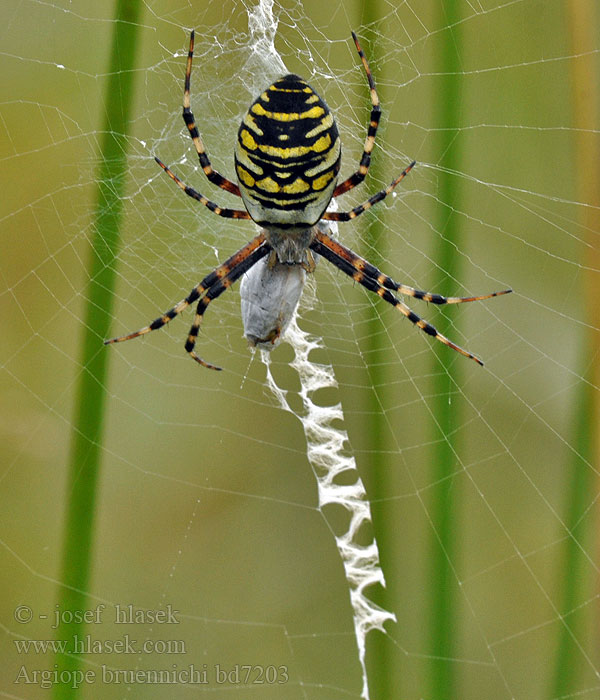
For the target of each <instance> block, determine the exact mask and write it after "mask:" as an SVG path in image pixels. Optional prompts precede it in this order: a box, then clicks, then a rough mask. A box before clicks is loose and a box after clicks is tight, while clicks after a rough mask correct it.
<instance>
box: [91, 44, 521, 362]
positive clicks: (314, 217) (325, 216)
mask: <svg viewBox="0 0 600 700" xmlns="http://www.w3.org/2000/svg"><path fill="white" fill-rule="evenodd" d="M352 37H353V39H354V43H355V44H356V49H357V51H358V54H359V56H360V58H361V61H362V64H363V67H364V70H365V73H366V76H367V80H368V83H369V89H370V94H371V105H372V107H371V117H370V121H369V126H368V129H367V137H366V140H365V145H364V150H363V154H362V157H361V160H360V163H359V166H358V169H357V170H356V172H355V173H354V174H352V175H351V176H350V177H349V178H347V179H346V180H343V181H342V182H341V183H340V184H337V176H338V172H339V169H340V158H341V144H340V137H339V134H338V130H337V126H336V123H335V119H334V117H333V114H332V113H331V111H330V110H329V108H328V107H327V105H326V104H325V102H324V101H323V100H322V99H321V97H319V95H318V94H317V93H316V92H315V91H314V89H313V88H312V87H311V86H310V85H309V84H308V83H307V82H306V81H304V80H303V79H302V78H300V77H298V76H297V75H293V74H290V75H285V76H283V77H282V78H280V79H279V80H276V81H275V82H274V83H273V84H272V85H270V86H269V87H268V88H266V90H264V91H263V92H262V93H261V94H260V95H259V96H258V97H257V98H256V100H255V101H254V102H253V103H252V104H251V105H250V108H249V109H248V111H247V112H246V114H245V116H244V118H243V119H242V123H241V125H240V128H239V131H238V138H237V142H236V146H235V169H236V175H237V178H238V182H239V184H236V183H235V182H232V181H231V180H228V179H227V178H225V177H223V176H222V175H220V174H219V173H218V172H217V171H216V170H213V168H212V165H211V164H210V160H209V158H208V156H207V154H206V151H205V149H204V144H203V143H202V140H201V138H200V134H199V133H198V129H197V127H196V123H195V120H194V115H193V114H192V110H191V105H190V75H191V72H192V58H193V55H194V32H192V33H191V36H190V48H189V52H188V59H187V67H186V72H185V84H184V92H183V119H184V121H185V123H186V125H187V128H188V130H189V133H190V136H191V138H192V141H193V142H194V146H195V148H196V152H197V153H198V158H199V160H200V165H201V166H202V170H203V171H204V174H205V175H206V177H207V178H208V179H209V181H210V182H212V183H213V184H214V185H217V186H218V187H220V188H221V189H224V190H226V191H227V192H231V193H232V194H235V195H237V196H238V197H241V199H242V201H243V203H244V206H245V209H243V210H242V209H227V208H223V207H220V206H219V205H218V204H215V203H214V202H212V201H211V200H209V199H207V198H206V197H205V196H204V195H202V194H200V193H199V192H197V191H196V190H195V189H193V188H192V187H188V186H187V185H186V184H185V183H183V182H182V181H181V180H180V179H179V178H178V177H177V175H175V173H173V172H172V171H171V170H170V168H168V167H167V166H166V165H165V164H164V163H162V162H161V161H160V160H159V159H158V158H156V162H157V163H158V164H159V165H160V167H161V168H162V169H163V170H164V171H165V172H166V173H167V175H169V177H170V178H171V179H172V180H173V181H174V182H175V183H176V184H177V185H178V186H179V187H180V188H181V189H182V190H183V191H184V192H185V193H186V194H187V195H189V196H190V197H192V198H194V199H195V200H197V201H198V202H200V203H201V204H204V206H206V207H207V208H208V209H210V210H211V211H212V212H214V213H215V214H218V215H219V216H223V217H228V218H233V219H253V220H254V221H255V222H256V223H257V224H258V225H259V226H261V227H262V230H261V232H260V233H259V234H258V236H256V237H255V238H253V239H252V240H251V241H250V242H249V243H247V244H246V245H245V246H244V247H243V248H241V249H240V250H238V251H237V253H235V254H234V255H232V256H231V257H230V258H229V259H228V260H226V261H225V262H224V263H223V264H222V265H219V267H217V268H216V269H215V270H213V271H212V272H211V273H210V274H209V275H207V276H206V277H205V278H204V279H203V280H202V282H200V284H198V285H197V286H196V287H194V288H193V289H192V291H191V292H190V293H189V294H188V296H187V297H186V298H185V299H182V300H181V301H180V302H179V303H178V304H176V305H175V306H174V307H173V308H172V309H169V311H166V312H165V313H164V314H163V315H162V316H159V317H158V318H157V319H155V320H154V321H153V322H152V323H151V324H150V325H148V326H145V327H144V328H141V329H140V330H138V331H135V332H134V333H130V334H128V335H123V336H120V337H118V338H112V339H110V340H106V341H104V342H105V343H106V344H108V343H117V342H121V341H123V340H129V339H131V338H137V337H138V336H140V335H145V334H146V333H149V332H150V331H153V330H156V329H157V328H161V327H162V326H164V325H165V324H166V323H168V322H169V321H171V320H172V319H173V318H175V316H177V315H179V314H180V313H181V312H182V311H183V310H184V309H185V308H187V307H188V306H189V305H190V304H193V303H194V302H195V301H198V307H197V310H196V316H195V318H194V322H193V324H192V327H191V328H190V332H189V334H188V337H187V340H186V343H185V349H186V350H187V352H189V354H190V355H191V356H192V357H193V358H194V359H195V360H196V361H197V362H199V363H200V364H201V365H203V366H204V367H209V368H210V369H220V368H219V367H216V366H215V365H212V364H210V363H209V362H206V361H205V360H203V359H202V358H201V357H199V356H198V355H197V354H196V352H195V350H194V348H195V345H196V339H197V337H198V332H199V329H200V323H201V321H202V318H203V316H204V312H205V311H206V308H207V307H208V305H209V303H210V302H211V301H212V300H213V299H216V298H217V297H218V296H219V295H220V294H222V293H223V292H224V291H225V290H226V289H227V288H228V287H230V286H231V285H232V284H233V283H234V282H235V281H236V280H237V279H239V278H240V277H241V276H242V275H243V274H244V273H245V272H247V271H248V270H250V269H251V268H252V267H253V266H254V265H255V264H256V263H257V262H258V261H259V260H261V259H262V258H264V257H265V256H266V255H270V258H269V264H268V266H267V267H266V268H264V271H263V272H262V273H261V274H262V275H263V278H262V282H263V285H262V287H259V288H264V289H269V288H270V286H269V285H268V284H264V282H265V278H264V275H269V270H270V269H273V268H274V266H275V265H290V266H296V265H301V266H302V268H303V269H304V270H306V271H307V272H312V271H313V270H314V259H313V253H316V254H318V255H321V256H322V257H324V258H325V259H326V260H329V262H331V263H332V264H333V265H335V266H336V267H337V268H338V269H340V270H341V271H342V272H344V273H345V274H347V275H348V276H349V277H352V278H353V279H354V280H355V281H356V282H358V283H359V284H361V285H363V286H364V287H366V288H367V289H368V290H370V291H372V292H374V293H375V294H377V295H379V296H380V297H381V298H382V299H384V300H385V301H387V302H388V303H389V304H391V305H392V306H394V307H395V308H397V309H398V311H400V313H401V314H403V315H404V316H406V318H408V320H409V321H411V322H412V323H414V324H415V325H416V326H417V327H418V328H420V329H421V330H423V331H425V333H427V334H428V335H430V336H432V337H434V338H436V339H437V340H439V341H440V342H442V343H444V344H445V345H447V346H449V347H451V348H452V349H454V350H456V351H457V352H459V353H461V354H462V355H465V356H466V357H469V358H471V359H473V360H475V361H476V362H478V363H479V364H483V363H482V362H481V360H480V359H479V358H477V357H475V355H473V354H471V353H470V352H468V351H467V350H463V349H462V348H460V347H459V346H458V345H456V344H455V343H453V342H452V341H450V340H448V338H446V337H445V336H443V335H442V334H441V333H438V332H437V331H436V329H435V328H434V327H433V326H432V325H431V324H429V323H427V321H424V320H423V319H421V318H420V317H419V316H417V314H415V313H414V312H413V311H411V310H410V309H409V308H408V306H406V304H404V303H403V302H402V301H400V300H399V299H398V298H397V297H396V296H394V294H392V292H399V293H400V294H404V295H406V296H411V297H414V298H415V299H423V300H425V301H429V302H431V303H433V304H458V303H462V302H466V301H479V300H481V299H489V298H490V297H494V296H499V295H501V294H507V293H508V292H510V291H511V290H510V289H506V290H503V291H501V292H493V293H492V294H486V295H483V296H476V297H443V296H441V295H439V294H431V293H429V292H423V291H419V290H418V289H414V288H413V287H409V286H407V285H404V284H399V283H397V282H394V280H393V279H391V277H388V276H387V275H385V274H384V273H382V272H381V271H380V270H378V269H377V268H376V267H375V266H373V265H371V263H369V262H367V261H366V260H364V259H363V258H361V257H360V256H358V255H357V254H356V253H354V252H353V251H351V250H350V249H349V248H346V247H345V246H343V245H342V244H341V243H340V242H339V241H337V240H335V239H334V238H332V237H331V236H330V235H329V233H328V232H327V229H326V227H324V226H322V225H319V226H317V224H318V223H319V222H320V221H349V220H350V219H354V218H355V217H357V216H359V215H360V214H362V213H363V212H364V211H366V210H367V209H369V208H370V207H372V206H373V205H374V204H376V203H377V202H379V201H380V200H382V199H384V197H386V196H387V195H388V194H389V193H390V192H391V191H392V190H393V189H394V188H395V187H396V185H398V183H399V182H400V181H401V180H402V179H403V178H404V177H405V176H406V175H407V174H408V172H409V171H410V170H411V169H412V168H413V166H414V165H415V161H413V162H412V163H411V164H410V165H409V166H408V167H407V168H405V170H404V171H403V172H402V173H400V175H399V176H398V177H397V178H395V179H394V180H393V181H392V182H391V183H390V184H389V185H388V186H387V187H386V188H385V189H384V190H381V191H380V192H377V193H376V194H375V195H373V196H372V197H370V198H369V199H368V200H367V201H366V202H364V203H363V204H360V205H359V206H357V207H354V209H351V210H349V211H341V212H340V211H336V212H329V211H327V207H328V205H329V203H330V202H331V199H332V198H333V197H337V196H339V195H341V194H344V192H347V191H348V190H351V189H353V188H354V187H356V185H358V184H360V183H361V182H362V181H363V180H364V179H365V176H366V175H367V172H368V170H369V165H370V162H371V153H372V152H373V148H374V146H375V136H376V133H377V127H378V125H379V119H380V115H381V108H380V106H379V97H378V95H377V90H376V88H375V82H374V81H373V77H372V75H371V70H370V68H369V64H368V63H367V59H366V57H365V55H364V53H363V51H362V49H361V47H360V44H359V42H358V39H357V37H356V34H354V32H352ZM273 274H275V273H273ZM267 281H268V280H267ZM273 288H276V286H275V285H273ZM295 303H296V302H295ZM288 312H289V310H288V311H286V314H287V315H288V316H289V313H288ZM281 328H282V327H280V326H277V324H275V326H274V327H273V328H272V329H271V330H267V331H263V333H264V334H265V337H264V338H258V342H267V343H268V342H270V338H271V337H272V338H273V340H275V339H278V338H279V336H280V332H281Z"/></svg>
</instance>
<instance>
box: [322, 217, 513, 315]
mask: <svg viewBox="0 0 600 700" xmlns="http://www.w3.org/2000/svg"><path fill="white" fill-rule="evenodd" d="M315 238H316V239H317V240H318V241H319V242H320V243H321V244H322V245H324V246H325V247H326V248H328V249H329V250H330V251H331V252H332V253H335V255H337V257H339V258H343V259H344V260H346V262H348V263H350V264H351V265H352V267H353V268H354V269H355V270H360V271H361V272H364V273H365V275H366V276H367V277H370V278H371V279H374V280H375V281H376V282H377V283H378V284H380V285H381V286H382V287H385V288H386V289H392V290H394V291H395V292H400V294H404V295H406V296H409V297H413V298H414V299H422V300H423V301H429V302H431V303H432V304H462V303H463V302H465V301H482V300H483V299H491V298H492V297H499V296H502V295H503V294H509V293H510V292H512V289H503V290H502V291H501V292H492V293H491V294H482V295H481V296H476V297H444V296H442V295H441V294H432V293H431V292H424V291H422V290H420V289H415V288H414V287H409V286H408V285H406V284H399V283H398V282H394V280H393V279H392V278H391V277H388V276H387V275H386V274H385V273H383V272H381V270H378V269H377V268H376V267H375V265H372V264H371V263H370V262H368V261H367V260H365V259H364V258H361V257H360V255H357V254H356V253H355V252H354V251H353V250H350V249H349V248H346V246H344V245H342V244H341V243H340V242H339V241H336V240H335V239H333V238H331V236H329V235H327V234H326V233H324V232H323V231H321V230H320V229H317V231H316V233H315Z"/></svg>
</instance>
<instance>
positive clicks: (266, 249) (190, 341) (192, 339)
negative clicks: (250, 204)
mask: <svg viewBox="0 0 600 700" xmlns="http://www.w3.org/2000/svg"><path fill="white" fill-rule="evenodd" d="M270 252H271V246H270V245H269V244H268V243H265V244H264V245H262V246H260V247H258V248H256V250H254V251H252V253H250V255H248V256H247V257H245V258H243V259H241V260H240V261H239V262H238V263H237V265H235V266H234V267H232V268H231V269H230V270H229V272H228V273H227V274H226V275H225V276H224V277H221V278H220V279H217V280H216V281H215V282H214V284H213V285H212V286H211V287H210V288H209V289H208V290H207V292H206V294H205V295H204V296H203V297H202V298H201V299H200V301H199V302H198V306H197V308H196V316H195V318H194V323H192V327H191V328H190V332H189V333H188V337H187V340H186V341H185V349H186V351H187V352H188V353H189V354H190V355H191V356H192V357H193V358H194V360H196V362H198V363H200V364H201V365H202V366H203V367H207V368H208V369H215V370H221V369H222V368H221V367H217V366H216V365H213V364H211V363H210V362H206V360H203V359H202V358H201V357H199V356H198V355H197V354H196V353H195V352H194V347H195V345H196V340H197V338H198V333H199V331H200V324H201V323H202V319H203V317H204V312H205V311H206V309H207V308H208V305H209V304H210V302H211V301H213V299H216V298H217V297H218V296H220V295H221V294H223V292H224V291H225V290H226V289H229V287H231V285H232V284H233V283H234V282H235V281H236V280H237V279H239V278H240V277H241V276H242V275H243V274H244V272H247V271H248V270H249V269H250V268H251V267H252V266H253V265H254V264H255V263H257V262H258V261H259V260H260V259H261V258H264V256H265V255H268V253H270Z"/></svg>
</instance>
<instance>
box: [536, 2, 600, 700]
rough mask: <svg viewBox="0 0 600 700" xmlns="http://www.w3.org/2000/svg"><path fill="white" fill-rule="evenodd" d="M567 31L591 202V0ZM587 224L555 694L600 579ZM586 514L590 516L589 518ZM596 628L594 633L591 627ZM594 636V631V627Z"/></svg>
mask: <svg viewBox="0 0 600 700" xmlns="http://www.w3.org/2000/svg"><path fill="white" fill-rule="evenodd" d="M567 20H568V29H569V34H570V39H571V51H572V53H573V55H575V56H578V58H577V60H573V61H570V62H569V65H570V67H571V84H572V105H573V127H574V129H575V131H574V135H575V136H574V138H575V141H574V150H575V160H576V162H577V170H576V173H577V175H578V179H577V182H576V188H577V191H576V194H575V198H576V200H577V201H579V202H589V203H590V204H592V203H594V202H599V201H600V147H599V146H598V137H597V133H596V130H597V128H598V120H599V119H600V109H599V102H598V101H599V99H600V96H599V95H598V84H599V83H598V81H600V69H599V66H598V59H597V56H596V54H595V47H596V44H597V32H598V10H597V5H596V3H595V2H593V1H592V0H570V1H569V3H568V5H567ZM581 212H582V217H581V218H582V221H581V226H582V229H583V230H584V231H587V232H588V236H589V239H588V246H586V251H587V256H589V257H586V258H585V259H584V260H582V264H583V265H585V266H586V269H587V273H586V276H585V278H584V279H585V289H584V290H583V292H582V298H584V299H587V300H588V310H587V325H586V336H585V337H584V343H583V344H584V347H583V349H582V353H581V355H582V357H581V369H580V374H581V376H582V377H583V378H584V380H583V381H581V383H580V385H579V388H578V391H577V393H576V395H575V410H574V412H573V414H574V424H573V438H572V440H571V442H572V444H573V445H574V446H575V448H576V456H575V457H574V459H573V461H572V462H571V465H570V472H569V476H568V479H567V484H568V488H567V493H566V498H565V505H564V516H563V520H564V522H565V525H566V527H567V530H568V532H569V537H566V538H565V540H564V548H563V551H562V553H561V557H559V560H558V561H559V568H558V570H557V583H558V585H559V591H560V592H559V595H560V602H559V612H560V614H561V616H562V618H563V619H562V623H561V625H560V627H559V630H558V639H557V643H556V653H555V657H554V669H553V676H552V679H551V685H550V688H549V694H548V697H550V698H557V697H571V696H575V695H576V694H577V693H578V692H580V690H581V687H580V685H579V684H578V679H579V677H580V671H581V664H580V662H581V660H582V655H581V650H580V648H579V643H581V640H582V638H583V637H585V634H586V630H585V629H584V623H585V620H586V618H587V619H589V614H588V613H587V606H585V605H583V603H584V601H585V600H586V599H589V598H588V597H593V596H594V594H595V592H594V581H593V580H591V579H590V577H589V576H588V572H589V565H588V562H587V560H586V558H585V552H586V551H596V547H597V544H594V543H593V542H592V541H591V533H592V532H594V531H595V530H596V528H597V523H596V522H595V521H594V519H593V518H592V517H589V512H590V511H589V510H588V509H589V507H590V500H591V499H593V498H594V496H593V494H594V493H595V492H596V491H597V483H595V482H596V480H597V477H596V475H595V473H594V470H593V469H591V468H590V466H589V465H590V464H591V465H594V464H597V459H596V457H597V455H598V453H599V451H600V450H599V445H598V423H599V421H600V406H599V405H598V392H597V390H596V389H595V388H594V387H597V386H599V385H600V369H599V365H598V357H599V356H600V346H599V343H598V333H597V331H596V330H595V329H597V328H598V327H600V308H599V305H598V299H600V284H599V282H598V273H597V272H595V271H596V270H598V269H599V268H600V252H599V250H598V244H597V241H596V240H595V237H596V236H597V231H599V230H600V214H599V213H598V209H597V207H593V206H586V207H582V208H581ZM586 513H587V514H588V515H587V517H585V516H586ZM588 633H589V631H588ZM592 634H594V633H592Z"/></svg>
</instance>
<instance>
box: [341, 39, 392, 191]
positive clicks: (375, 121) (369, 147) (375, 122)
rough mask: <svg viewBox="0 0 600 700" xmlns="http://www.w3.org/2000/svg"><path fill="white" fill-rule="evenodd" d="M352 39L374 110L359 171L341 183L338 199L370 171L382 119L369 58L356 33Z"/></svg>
mask: <svg viewBox="0 0 600 700" xmlns="http://www.w3.org/2000/svg"><path fill="white" fill-rule="evenodd" d="M352 38H353V39H354V43H355V44H356V50H357V51H358V55H359V56H360V59H361V61H362V64H363V66H364V69H365V73H366V75H367V80H368V81H369V90H370V92H371V103H372V105H373V108H372V109H371V118H370V120H369V127H368V130H367V138H366V140H365V146H364V150H363V154H362V157H361V159H360V163H359V166H358V170H357V171H356V172H355V173H354V174H353V175H351V176H350V177H349V178H348V179H347V180H344V182H341V183H340V184H339V185H338V186H337V187H336V188H335V190H334V191H333V196H334V197H337V196H338V195H340V194H343V193H344V192H348V190H351V189H352V188H353V187H356V185H359V184H360V183H361V182H362V181H363V180H364V179H365V177H366V175H367V173H368V171H369V165H370V164H371V153H372V152H373V148H374V146H375V137H376V135H377V127H378V126H379V120H380V118H381V107H380V105H379V96H378V95H377V89H376V88H375V81H374V80H373V76H372V75H371V69H370V68H369V63H368V62H367V58H366V56H365V54H364V53H363V50H362V49H361V47H360V44H359V43H358V38H357V36H356V34H355V33H354V32H352Z"/></svg>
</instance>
